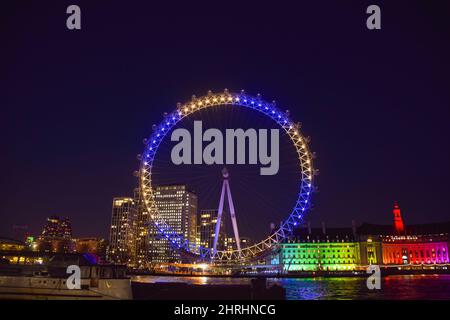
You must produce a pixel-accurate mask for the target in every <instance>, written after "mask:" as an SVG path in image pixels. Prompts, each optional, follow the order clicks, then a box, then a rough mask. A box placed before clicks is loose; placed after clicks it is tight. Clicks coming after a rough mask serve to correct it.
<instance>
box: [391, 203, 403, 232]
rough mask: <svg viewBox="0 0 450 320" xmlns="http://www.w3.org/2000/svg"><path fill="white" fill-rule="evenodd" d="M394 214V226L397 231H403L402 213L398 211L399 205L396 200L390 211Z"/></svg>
mask: <svg viewBox="0 0 450 320" xmlns="http://www.w3.org/2000/svg"><path fill="white" fill-rule="evenodd" d="M392 213H393V214H394V228H395V232H397V233H404V232H405V226H404V225H403V219H402V214H401V212H400V207H399V206H398V203H397V201H396V202H395V203H394V210H393V211H392Z"/></svg>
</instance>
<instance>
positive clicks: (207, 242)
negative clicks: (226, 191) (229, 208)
mask: <svg viewBox="0 0 450 320" xmlns="http://www.w3.org/2000/svg"><path fill="white" fill-rule="evenodd" d="M217 215H218V210H217V209H203V210H201V211H200V215H199V219H198V220H199V221H198V232H199V238H200V245H201V246H203V247H205V248H212V247H213V243H214V237H215V235H216V234H215V232H216V223H217ZM224 221H225V219H222V220H221V221H220V234H219V239H218V243H217V250H223V248H224V241H225V238H226V231H225V226H224V224H225V223H224Z"/></svg>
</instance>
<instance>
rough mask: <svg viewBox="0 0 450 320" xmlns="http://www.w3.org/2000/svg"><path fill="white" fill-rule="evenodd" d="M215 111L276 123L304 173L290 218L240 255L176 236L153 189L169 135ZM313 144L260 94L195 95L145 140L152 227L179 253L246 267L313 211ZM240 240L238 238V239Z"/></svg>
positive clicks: (144, 181) (145, 191) (143, 184)
mask: <svg viewBox="0 0 450 320" xmlns="http://www.w3.org/2000/svg"><path fill="white" fill-rule="evenodd" d="M213 106H224V107H229V108H236V107H241V108H248V109H251V110H254V111H256V112H259V113H261V114H263V115H264V116H266V117H268V118H270V119H272V120H273V121H274V122H275V123H276V124H277V125H278V127H279V128H280V129H282V130H283V131H284V132H285V133H286V134H287V136H288V137H289V139H290V141H291V143H292V145H293V146H294V148H295V151H296V155H297V157H298V159H297V160H298V161H297V165H296V168H297V170H298V171H299V172H300V175H299V177H300V181H298V182H297V185H298V193H297V198H296V199H293V200H294V206H293V208H292V210H291V211H290V212H287V213H286V216H287V217H286V218H285V219H284V220H283V221H282V222H281V223H280V225H279V227H278V228H277V229H275V230H273V232H272V233H271V234H270V235H269V236H268V237H267V238H265V239H263V240H262V241H260V242H258V243H256V244H253V245H251V246H248V247H244V248H241V246H240V245H239V244H238V245H237V248H236V249H235V250H217V249H216V246H215V245H214V248H208V247H203V246H200V245H196V244H195V243H189V241H188V240H187V239H185V238H184V236H183V235H182V234H179V233H177V232H175V231H174V230H173V229H172V228H171V227H170V226H169V224H168V223H167V221H165V220H164V218H163V217H162V216H161V215H160V214H159V210H158V206H157V204H156V200H155V186H153V185H152V169H153V164H154V160H155V156H156V154H157V152H158V148H159V146H160V145H161V143H162V142H163V141H164V138H165V137H166V136H167V134H168V133H169V132H170V131H171V129H173V128H174V127H176V125H177V124H178V123H179V122H180V121H181V120H182V119H185V118H186V117H189V115H191V114H193V113H195V112H198V111H200V110H204V109H207V108H211V107H213ZM188 119H189V118H188ZM308 143H309V138H306V137H304V136H303V135H302V134H301V132H300V124H299V123H295V122H293V121H292V120H291V119H290V118H289V114H288V112H282V111H281V110H280V109H279V108H278V107H277V106H276V105H275V103H274V102H273V103H269V102H267V101H264V100H263V99H262V98H261V96H260V95H257V96H251V95H248V94H246V93H245V92H244V91H241V92H240V93H233V92H229V91H228V90H227V89H225V90H224V92H221V93H212V92H211V91H209V92H208V94H207V95H205V96H202V97H195V96H193V97H192V100H191V101H189V102H185V103H178V104H177V107H176V109H175V110H174V111H173V112H171V113H167V114H165V115H164V119H163V121H162V122H161V123H160V124H159V125H157V126H154V131H153V133H152V135H151V136H150V138H149V139H146V140H145V150H144V153H143V155H142V158H141V165H140V171H139V179H140V192H141V198H142V199H143V204H144V206H145V208H146V209H147V211H148V212H149V214H150V218H151V223H152V224H153V226H154V227H155V228H156V229H157V231H158V232H159V233H160V234H161V236H162V237H163V238H165V239H166V240H167V241H168V242H169V243H170V244H171V246H172V247H173V248H174V249H176V250H180V251H182V252H184V253H185V254H188V255H191V256H192V257H193V258H197V259H202V260H210V261H212V262H227V263H228V262H241V261H249V260H253V259H256V258H258V257H260V256H261V255H263V254H264V253H267V252H270V251H272V250H273V249H275V248H276V247H277V246H278V245H279V244H280V243H281V242H283V241H284V240H286V239H287V238H288V237H289V236H290V235H292V232H293V230H294V229H295V228H297V227H298V226H299V225H300V224H301V223H302V221H303V219H304V217H305V214H306V213H307V211H308V209H309V208H310V205H311V194H312V192H313V190H314V187H313V180H314V176H315V175H316V174H317V170H314V168H313V163H312V159H313V154H312V153H311V152H310V150H309V146H308ZM228 190H229V187H228ZM221 201H223V200H221ZM233 211H234V209H233ZM233 213H234V212H233ZM219 223H220V221H219ZM236 232H237V228H236V229H235V235H236ZM216 236H217V235H216ZM236 239H239V236H237V238H236ZM216 241H217V238H216ZM216 241H215V244H216ZM238 241H239V240H238Z"/></svg>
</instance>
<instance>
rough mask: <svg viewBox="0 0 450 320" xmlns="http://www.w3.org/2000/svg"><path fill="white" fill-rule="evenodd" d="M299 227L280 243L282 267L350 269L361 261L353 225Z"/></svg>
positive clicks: (289, 268) (355, 267) (293, 269)
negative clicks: (334, 227) (341, 226)
mask: <svg viewBox="0 0 450 320" xmlns="http://www.w3.org/2000/svg"><path fill="white" fill-rule="evenodd" d="M330 231H331V232H326V231H325V229H313V230H311V229H309V230H308V229H302V230H300V232H298V233H297V234H296V235H295V236H294V237H293V238H292V239H291V240H288V241H286V242H284V243H283V244H282V245H281V250H280V253H279V256H280V263H281V264H282V266H283V270H284V271H286V272H289V271H351V270H355V269H357V267H358V266H359V265H360V264H361V259H360V245H359V243H358V242H357V241H356V240H355V237H354V233H353V232H352V229H333V230H330Z"/></svg>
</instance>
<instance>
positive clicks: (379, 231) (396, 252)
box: [358, 203, 450, 267]
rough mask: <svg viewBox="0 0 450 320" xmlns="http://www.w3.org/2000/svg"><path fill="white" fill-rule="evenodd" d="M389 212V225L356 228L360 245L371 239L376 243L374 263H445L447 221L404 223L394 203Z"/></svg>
mask: <svg viewBox="0 0 450 320" xmlns="http://www.w3.org/2000/svg"><path fill="white" fill-rule="evenodd" d="M392 214H393V224H392V225H375V224H368V223H364V224H362V225H361V226H360V227H359V228H358V233H359V235H360V236H359V237H360V243H361V244H362V243H363V241H372V243H374V244H376V246H377V248H376V252H377V254H376V256H377V261H376V262H374V264H382V265H386V266H409V267H415V266H425V267H426V266H434V265H443V264H448V263H449V256H448V243H449V234H450V222H444V223H439V224H417V225H410V226H405V225H404V223H403V218H402V215H401V211H400V207H399V205H398V204H397V203H395V204H394V209H393V212H392ZM367 243H368V242H367ZM378 247H379V248H378ZM368 260H369V261H364V260H363V261H362V264H363V265H364V264H368V263H367V262H369V263H370V259H368Z"/></svg>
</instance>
